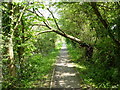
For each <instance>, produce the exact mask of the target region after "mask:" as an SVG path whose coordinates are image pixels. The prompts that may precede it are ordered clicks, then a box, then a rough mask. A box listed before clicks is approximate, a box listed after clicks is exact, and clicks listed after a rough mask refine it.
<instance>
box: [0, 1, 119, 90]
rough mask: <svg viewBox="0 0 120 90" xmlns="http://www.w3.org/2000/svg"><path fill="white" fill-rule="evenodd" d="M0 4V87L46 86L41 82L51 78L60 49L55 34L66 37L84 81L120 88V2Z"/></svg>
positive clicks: (100, 85) (71, 54) (95, 85)
mask: <svg viewBox="0 0 120 90" xmlns="http://www.w3.org/2000/svg"><path fill="white" fill-rule="evenodd" d="M52 6H54V9H53V8H52ZM0 7H1V8H2V39H3V46H2V49H1V48H0V49H1V50H2V56H3V57H2V63H3V66H2V68H3V72H2V73H3V87H4V88H12V87H14V88H15V87H27V88H29V87H47V86H49V85H44V84H45V83H46V82H44V80H46V79H48V82H50V81H49V79H50V74H49V73H50V71H51V70H52V66H53V64H54V62H55V57H56V56H57V54H58V49H59V48H58V47H60V45H59V43H58V41H59V40H60V38H61V37H60V36H58V35H57V34H59V35H61V36H64V37H66V38H67V39H66V42H67V44H68V48H69V54H70V56H71V58H72V61H73V62H75V63H76V64H77V65H78V70H79V71H80V73H81V74H82V75H81V76H82V78H83V81H84V83H85V84H88V85H92V86H94V87H102V88H114V87H119V85H120V81H119V79H120V72H119V71H120V30H119V29H120V15H119V12H120V9H119V7H120V3H119V2H108V3H103V2H97V3H96V2H88V3H87V2H86V3H81V2H68V3H65V2H56V3H52V2H51V3H49V4H44V3H42V2H21V3H16V2H2V5H1V6H0ZM51 10H52V11H51ZM55 10H57V18H58V19H57V18H55V16H54V15H55V14H56V13H55V12H54V11H55ZM46 14H49V16H48V15H46ZM48 29H49V30H48ZM56 33H57V34H56ZM0 37H1V36H0ZM56 49H57V50H56ZM81 65H83V66H84V68H79V67H80V66H81ZM41 81H43V82H41ZM39 82H41V83H40V84H38V85H36V84H35V83H39ZM47 84H48V83H47Z"/></svg>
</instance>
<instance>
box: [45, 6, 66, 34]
mask: <svg viewBox="0 0 120 90" xmlns="http://www.w3.org/2000/svg"><path fill="white" fill-rule="evenodd" d="M47 10H48V11H49V12H50V13H51V15H52V17H53V19H54V22H55V24H56V26H57V28H58V30H60V31H61V32H62V33H64V32H63V31H62V30H61V29H60V27H59V26H58V23H57V21H56V19H55V16H54V15H53V13H52V11H50V9H49V8H47Z"/></svg>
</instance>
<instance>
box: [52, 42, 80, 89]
mask: <svg viewBox="0 0 120 90" xmlns="http://www.w3.org/2000/svg"><path fill="white" fill-rule="evenodd" d="M52 87H53V88H80V78H79V76H78V75H77V71H76V70H75V65H74V64H73V63H70V60H69V58H68V52H67V47H66V44H65V43H64V44H63V46H62V49H61V51H60V55H59V58H58V60H57V62H56V64H55V71H54V76H53V82H52Z"/></svg>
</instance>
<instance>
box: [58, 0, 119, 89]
mask: <svg viewBox="0 0 120 90" xmlns="http://www.w3.org/2000/svg"><path fill="white" fill-rule="evenodd" d="M92 4H93V3H92ZM92 4H91V3H64V4H63V3H59V4H57V6H58V7H61V8H62V9H61V10H60V11H59V13H60V15H61V18H60V20H59V22H60V24H61V26H62V27H61V28H63V30H64V31H65V32H66V33H68V34H70V35H73V36H75V37H78V38H79V39H81V40H82V41H84V42H86V43H89V44H91V45H92V46H93V47H94V50H93V55H92V58H91V59H90V60H89V59H87V58H86V57H85V56H86V54H85V53H86V51H85V48H82V47H79V45H78V44H76V43H75V42H73V41H70V40H68V39H67V42H68V44H70V43H71V45H72V46H71V47H70V48H69V51H70V56H71V58H72V59H73V61H75V62H76V63H77V64H79V65H82V64H81V63H83V64H84V65H85V66H86V69H85V70H83V71H82V70H80V72H82V73H83V74H84V75H83V76H84V77H83V79H84V81H86V82H87V83H89V84H92V85H93V86H95V87H102V88H106V87H108V88H111V87H118V86H119V84H120V81H119V79H120V78H119V77H120V72H119V71H120V66H119V65H120V63H119V60H120V51H119V50H120V44H116V41H118V42H120V37H119V32H120V31H119V29H120V25H119V23H120V22H119V21H120V20H119V19H120V16H119V11H120V9H119V5H120V4H119V3H117V2H116V3H115V2H113V3H96V7H93V6H92ZM96 8H97V9H98V11H99V14H98V15H100V16H101V17H99V16H98V15H97V14H96V12H97V11H94V9H96ZM101 18H102V19H103V20H104V22H107V25H108V26H107V28H106V26H105V25H104V23H103V22H102V21H101ZM113 38H114V39H113ZM115 40H116V41H115ZM71 48H74V49H71ZM78 49H79V50H80V51H78ZM82 61H84V62H82Z"/></svg>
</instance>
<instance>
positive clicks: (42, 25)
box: [32, 24, 46, 26]
mask: <svg viewBox="0 0 120 90" xmlns="http://www.w3.org/2000/svg"><path fill="white" fill-rule="evenodd" d="M32 26H46V25H43V24H32Z"/></svg>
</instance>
